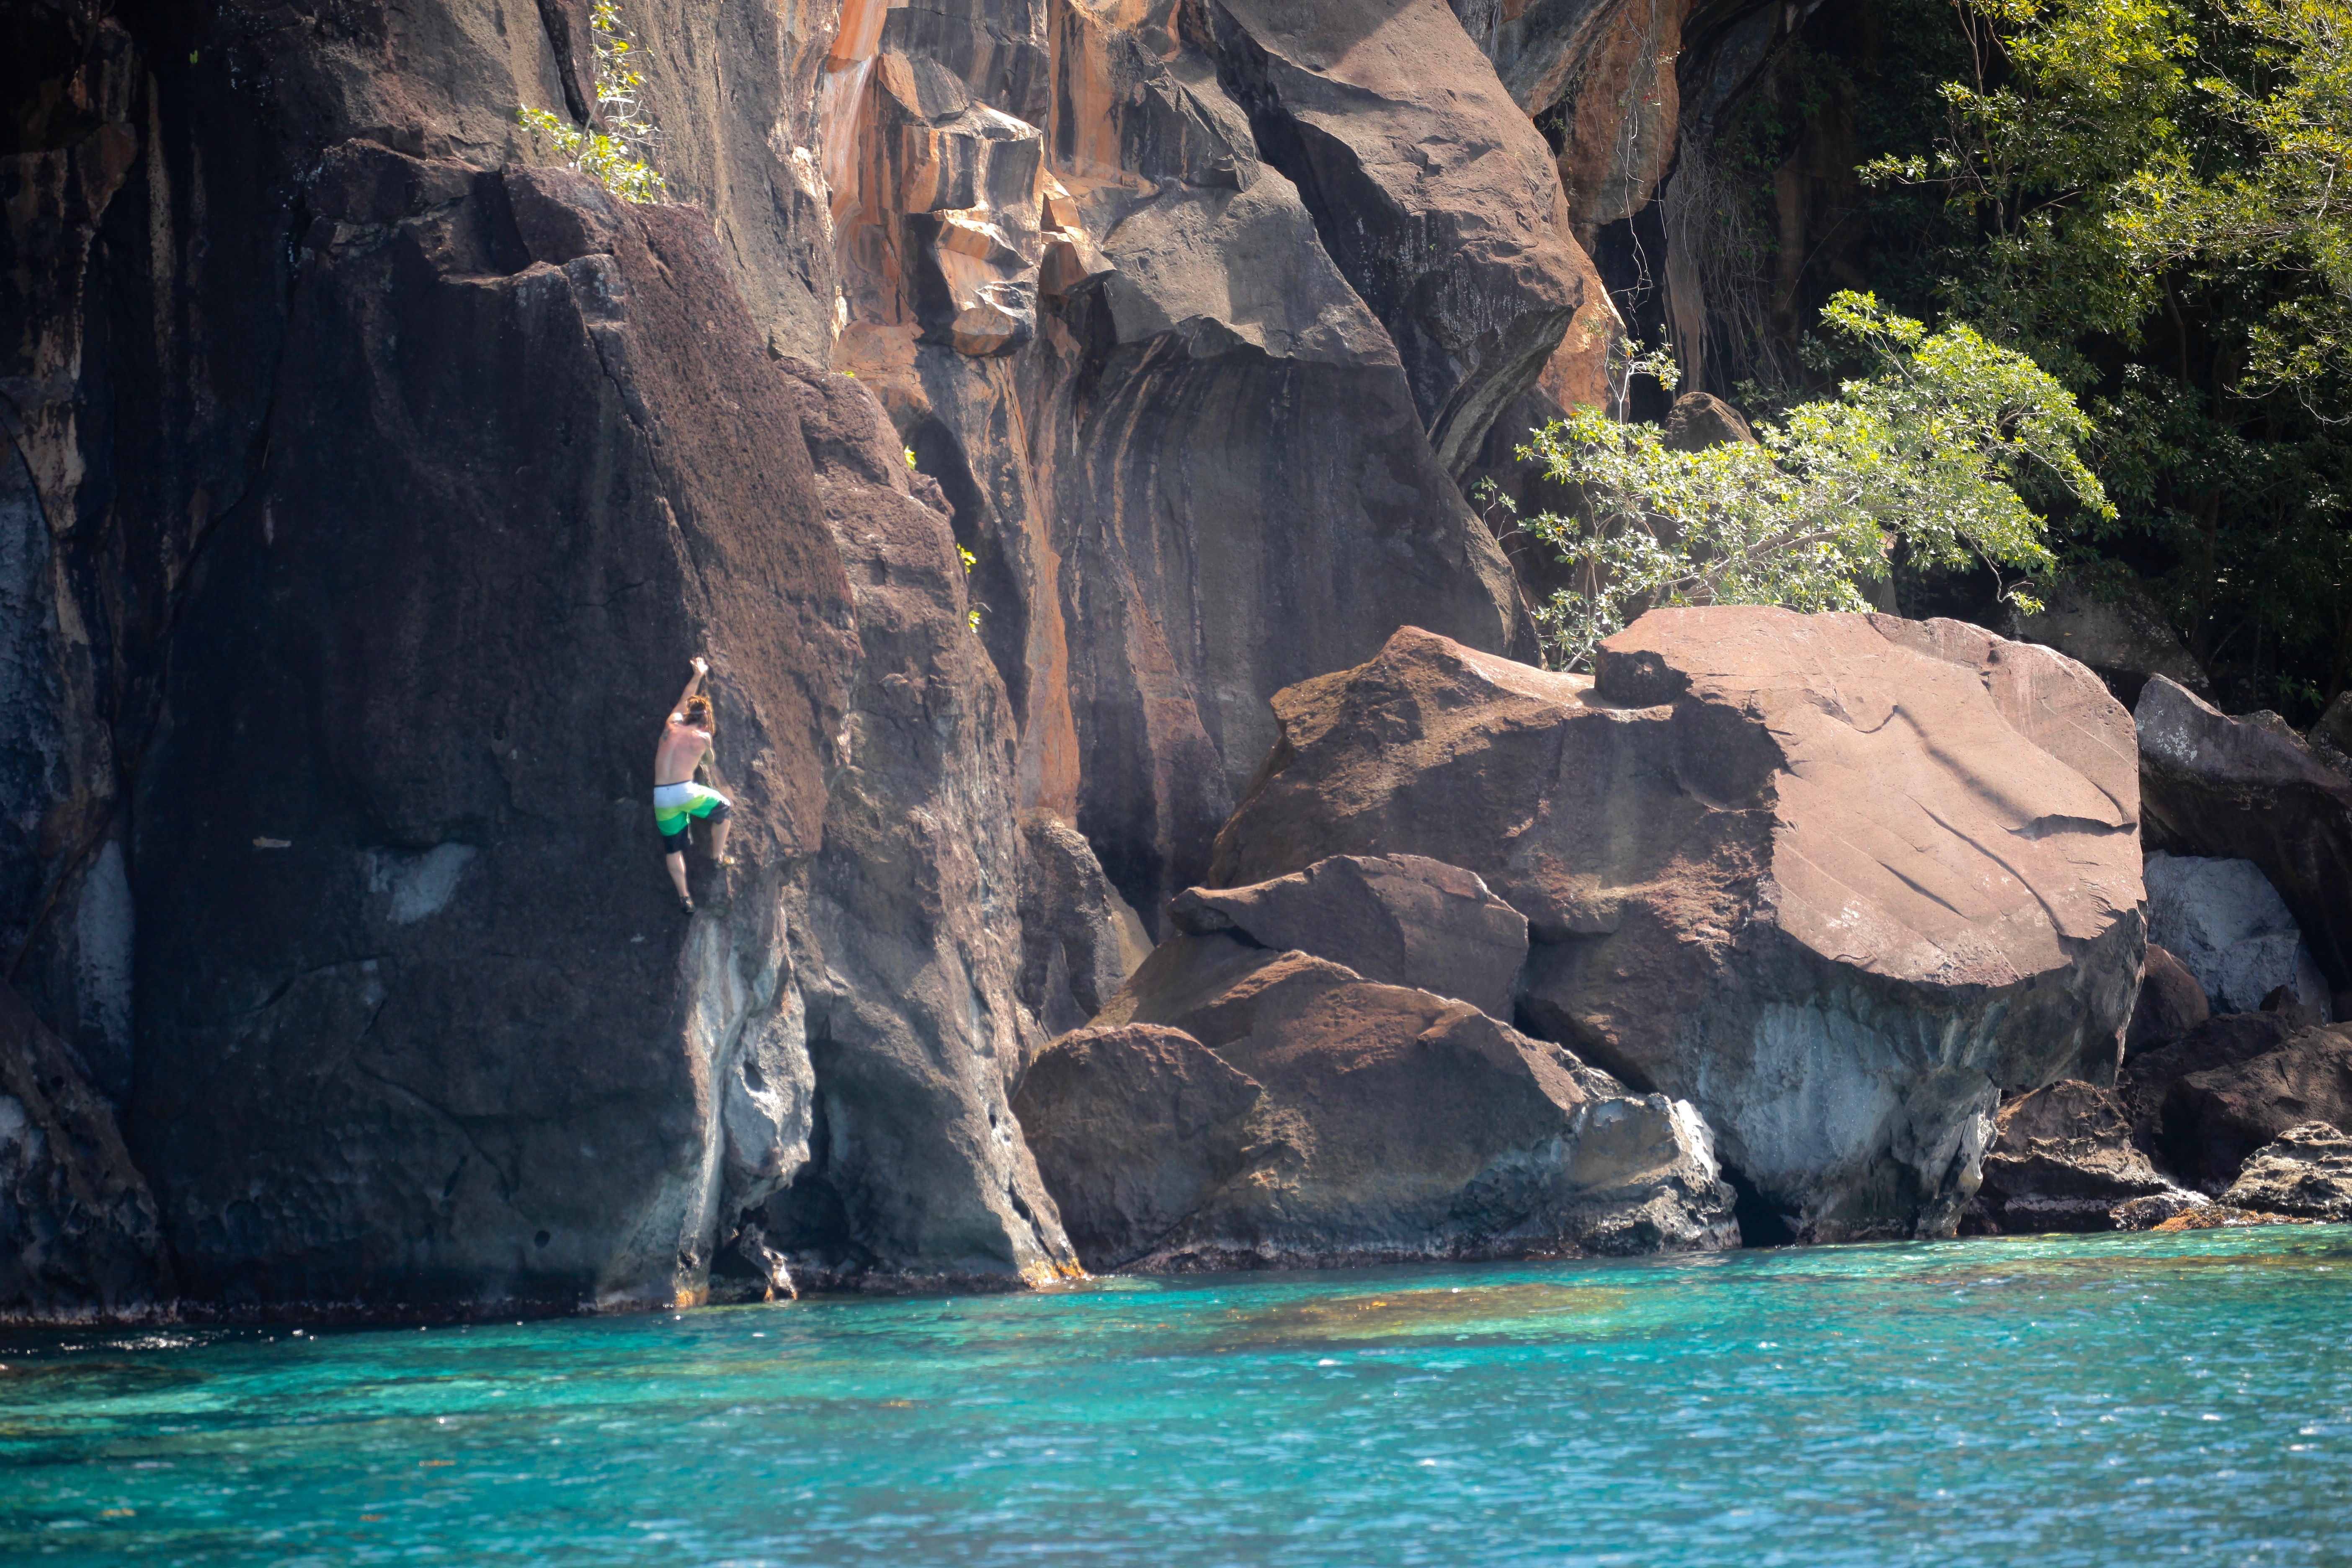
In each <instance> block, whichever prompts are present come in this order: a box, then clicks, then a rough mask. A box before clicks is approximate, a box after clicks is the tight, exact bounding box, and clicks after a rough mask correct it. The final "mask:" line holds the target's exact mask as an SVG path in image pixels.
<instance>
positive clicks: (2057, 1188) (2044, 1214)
mask: <svg viewBox="0 0 2352 1568" xmlns="http://www.w3.org/2000/svg"><path fill="white" fill-rule="evenodd" d="M1995 1126H1996V1129H1997V1131H1996V1133H1995V1136H1994V1138H1993V1142H1992V1147H1991V1148H1990V1149H1987V1150H1986V1151H1985V1157H1984V1185H1983V1186H1982V1187H1981V1188H1979V1190H1978V1192H1977V1195H1976V1200H1975V1202H1974V1203H1972V1204H1971V1205H1969V1213H1970V1215H1971V1217H1972V1218H1976V1217H1980V1218H1981V1219H1983V1220H1984V1221H1986V1222H1987V1225H1986V1228H1987V1229H1990V1230H1991V1231H1993V1232H1995V1233H1996V1234H2000V1233H2012V1234H2013V1233H2018V1232H2038V1231H2088V1230H2113V1229H2115V1228H2116V1219H2115V1217H2114V1210H2115V1209H2116V1206H2117V1205H2121V1204H2124V1203H2127V1202H2129V1201H2130V1200H2131V1199H2134V1198H2146V1197H2155V1196H2160V1195H2162V1194H2168V1193H2171V1192H2174V1191H2175V1190H2176V1189H2175V1187H2174V1185H2173V1184H2172V1183H2171V1182H2169V1181H2168V1180H2166V1179H2165V1178H2164V1177H2163V1176H2161V1175H2159V1174H2158V1173H2157V1170H2156V1167H2154V1166H2153V1165H2151V1164H2149V1163H2148V1160H2147V1154H2145V1153H2144V1152H2141V1151H2140V1149H2139V1147H2138V1146H2137V1144H2135V1143H2134V1142H2132V1130H2131V1120H2130V1118H2129V1117H2128V1116H2127V1115H2126V1114H2125V1111H2124V1107H2123V1102H2122V1101H2121V1100H2117V1099H2116V1094H2115V1091H2114V1090H2113V1089H2101V1088H2099V1087H2098V1086H2096V1085H2095V1084H2088V1083H2083V1082H2081V1081H2079V1080H2077V1079H2062V1080H2060V1081H2059V1082H2057V1083H2053V1084H2050V1085H2048V1086H2047V1087H2045V1088H2042V1089H2035V1090H2034V1091H2033V1092H2032V1093H2031V1094H2028V1095H2022V1096H2020V1097H2019V1098H2018V1099H2016V1100H2011V1101H2010V1102H2009V1103H2008V1104H2007V1105H2004V1106H2002V1107H2001V1110H2000V1117H1999V1118H1998V1120H1997V1121H1996V1122H1995Z"/></svg>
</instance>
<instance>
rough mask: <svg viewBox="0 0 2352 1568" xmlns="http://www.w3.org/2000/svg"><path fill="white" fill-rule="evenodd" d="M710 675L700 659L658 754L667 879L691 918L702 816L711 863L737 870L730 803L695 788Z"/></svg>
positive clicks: (657, 795) (705, 746)
mask: <svg viewBox="0 0 2352 1568" xmlns="http://www.w3.org/2000/svg"><path fill="white" fill-rule="evenodd" d="M709 673H710V666H709V664H707V663H705V662H704V661H703V660H701V659H699V658H698V659H696V660H695V661H694V679H691V680H689V681H688V682H687V683H686V689H685V690H684V691H681V692H679V693H678V694H677V711H675V712H673V713H672V714H671V715H670V716H669V722H668V723H667V724H665V725H663V726H662V738H661V742H660V744H658V745H656V747H655V748H654V826H655V827H656V829H658V830H659V831H660V833H661V840H662V849H663V851H664V856H665V858H666V859H667V861H668V864H669V879H670V881H671V883H672V884H673V885H674V886H676V887H677V907H678V908H679V909H681V910H685V911H686V912H687V913H688V914H692V913H693V912H694V895H693V894H691V893H689V892H688V891H687V890H686V835H687V826H688V824H689V823H691V822H692V821H693V820H694V819H695V818H696V817H700V818H702V819H703V820H704V821H705V822H708V823H709V824H710V858H711V861H712V862H713V863H714V864H716V865H720V866H732V865H733V864H735V858H734V857H733V856H731V855H730V854H728V853H727V817H728V814H729V810H730V807H729V804H728V800H727V797H726V796H725V795H720V794H719V792H718V791H717V790H715V789H706V788H704V787H703V786H702V785H700V784H696V783H695V782H694V770H695V769H696V768H697V767H698V766H699V765H700V764H701V763H702V759H703V757H704V756H705V755H706V754H708V753H709V750H710V731H711V730H712V728H713V721H712V718H711V712H710V699H709V698H708V697H705V696H703V695H701V693H700V691H699V690H698V688H699V687H700V686H701V685H702V678H703V677H704V676H706V675H708V674H709Z"/></svg>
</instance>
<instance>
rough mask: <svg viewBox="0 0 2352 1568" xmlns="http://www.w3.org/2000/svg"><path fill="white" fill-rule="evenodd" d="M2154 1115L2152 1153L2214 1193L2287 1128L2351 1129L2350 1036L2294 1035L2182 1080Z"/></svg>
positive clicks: (2332, 1032) (2313, 1031) (2325, 1032)
mask: <svg viewBox="0 0 2352 1568" xmlns="http://www.w3.org/2000/svg"><path fill="white" fill-rule="evenodd" d="M2160 1115H2161V1117H2162V1124H2161V1131H2160V1134H2159V1136H2160V1137H2161V1139H2162V1142H2161V1144H2160V1147H2161V1149H2162V1150H2163V1152H2165V1153H2166V1154H2167V1155H2168V1157H2169V1158H2170V1160H2171V1162H2172V1163H2173V1165H2174V1167H2175V1168H2176V1169H2178V1170H2179V1171H2180V1172H2182V1173H2184V1174H2186V1175H2188V1176H2189V1177H2191V1178H2193V1179H2194V1180H2196V1181H2197V1182H2198V1183H2200V1184H2201V1185H2203V1186H2204V1187H2205V1189H2206V1190H2207V1191H2209V1192H2215V1193H2218V1192H2220V1191H2221V1189H2222V1188H2224V1187H2226V1186H2228V1185H2229V1184H2230V1183H2231V1180H2232V1179H2233V1178H2234V1177H2235V1176H2236V1175H2237V1174H2238V1172H2239V1170H2240V1168H2241V1167H2242V1165H2243V1164H2244V1163H2245V1162H2246V1159H2247V1157H2248V1156H2249V1155H2251V1154H2252V1152H2254V1151H2255V1150H2257V1149H2260V1148H2262V1147H2263V1145H2264V1144H2267V1143H2270V1142H2273V1141H2274V1140H2276V1139H2278V1138H2281V1137H2283V1136H2284V1135H2285V1133H2286V1131H2287V1130H2288V1129H2289V1128H2292V1127H2295V1126H2299V1125H2301V1124H2302V1123H2304V1122H2306V1121H2328V1122H2333V1123H2335V1124H2336V1125H2337V1126H2339V1127H2340V1126H2342V1125H2343V1124H2344V1123H2346V1122H2347V1121H2352V1031H2347V1030H2344V1029H2341V1028H2306V1029H2302V1030H2299V1031H2297V1032H2296V1033H2294V1034H2293V1035H2290V1036H2289V1037H2287V1038H2286V1039H2284V1040H2283V1041H2281V1042H2280V1043H2279V1044H2278V1045H2277V1046H2275V1047H2272V1048H2271V1049H2269V1050H2266V1051H2263V1053H2261V1054H2260V1055H2258V1056H2251V1057H2246V1058H2241V1059H2239V1060H2236V1061H2227V1062H2221V1063H2217V1064H2215V1065H2214V1066H2211V1067H2208V1068H2203V1069H2202V1070H2200V1071H2197V1072H2190V1073H2184V1074H2182V1075H2181V1076H2180V1077H2179V1078H2177V1079H2174V1080H2173V1081H2172V1083H2171V1085H2170V1086H2169V1087H2168V1089H2166V1091H2165V1096H2164V1103H2163V1106H2162V1109H2161V1111H2160ZM2255 1206H2259V1205H2255Z"/></svg>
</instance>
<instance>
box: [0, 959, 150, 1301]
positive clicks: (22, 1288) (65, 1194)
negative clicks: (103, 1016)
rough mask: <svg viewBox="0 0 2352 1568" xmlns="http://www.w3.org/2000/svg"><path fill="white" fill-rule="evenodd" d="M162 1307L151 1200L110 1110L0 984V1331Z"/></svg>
mask: <svg viewBox="0 0 2352 1568" xmlns="http://www.w3.org/2000/svg"><path fill="white" fill-rule="evenodd" d="M172 1300H173V1289H172V1268H171V1264H170V1261H169V1259H168V1258H166V1256H165V1254H164V1249H163V1231H162V1226H159V1225H158V1224H157V1223H156V1211H155V1200H154V1197H153V1195H152V1194H151V1193H149V1191H148V1190H147V1184H146V1182H145V1181H144V1180H142V1178H141V1176H140V1174H139V1172H138V1171H137V1169H135V1168H134V1167H133V1166H132V1164H131V1156H130V1153H129V1152H128V1151H126V1150H125V1149H124V1148H123V1146H122V1136H121V1131H119V1130H118V1129H117V1128H116V1125H115V1120H114V1111H113V1108H112V1107H110V1106H109V1105H108V1104H107V1102H106V1100H104V1099H103V1098H102V1097H100V1095H99V1094H98V1092H97V1091H96V1090H95V1089H92V1088H91V1087H90V1086H89V1081H88V1080H87V1079H84V1077H83V1076H82V1069H81V1065H80V1064H79V1062H77V1061H76V1060H75V1059H74V1058H73V1054H72V1052H71V1051H69V1050H68V1048H67V1047H66V1045H65V1043H64V1042H63V1041H61V1040H59V1039H58V1037H56V1036H55V1035H53V1034H51V1033H50V1032H49V1031H48V1030H47V1028H46V1027H44V1026H42V1024H41V1022H40V1020H39V1019H38V1018H37V1017H35V1016H33V1010H32V1009H31V1008H30V1007H28V1006H26V1005H25V1002H24V1000H23V999H22V998H21V997H19V996H18V995H17V994H16V992H15V991H13V990H12V989H10V988H9V987H7V986H5V985H0V1323H13V1322H27V1323H58V1322H128V1321H141V1320H144V1319H148V1318H152V1317H156V1316H159V1315H161V1314H163V1313H164V1312H167V1311H168V1310H170V1308H171V1305H172Z"/></svg>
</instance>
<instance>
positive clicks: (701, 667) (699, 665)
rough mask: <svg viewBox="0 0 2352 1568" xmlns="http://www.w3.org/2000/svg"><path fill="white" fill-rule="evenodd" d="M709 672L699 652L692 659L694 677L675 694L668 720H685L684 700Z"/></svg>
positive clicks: (678, 721)
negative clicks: (675, 702) (675, 700)
mask: <svg viewBox="0 0 2352 1568" xmlns="http://www.w3.org/2000/svg"><path fill="white" fill-rule="evenodd" d="M709 673H710V664H709V660H707V659H705V658H702V657H701V656H700V655H699V654H698V655H696V656H695V660H694V678H693V679H690V680H688V682H687V683H686V689H685V690H683V691H681V692H679V693H678V694H677V706H676V707H674V708H672V709H671V710H670V714H669V717H670V722H672V723H673V724H678V723H684V722H685V721H686V700H687V699H688V698H689V697H691V696H693V695H694V693H695V691H696V689H698V687H700V686H701V685H702V678H703V677H704V676H706V675H708V674H709Z"/></svg>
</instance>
